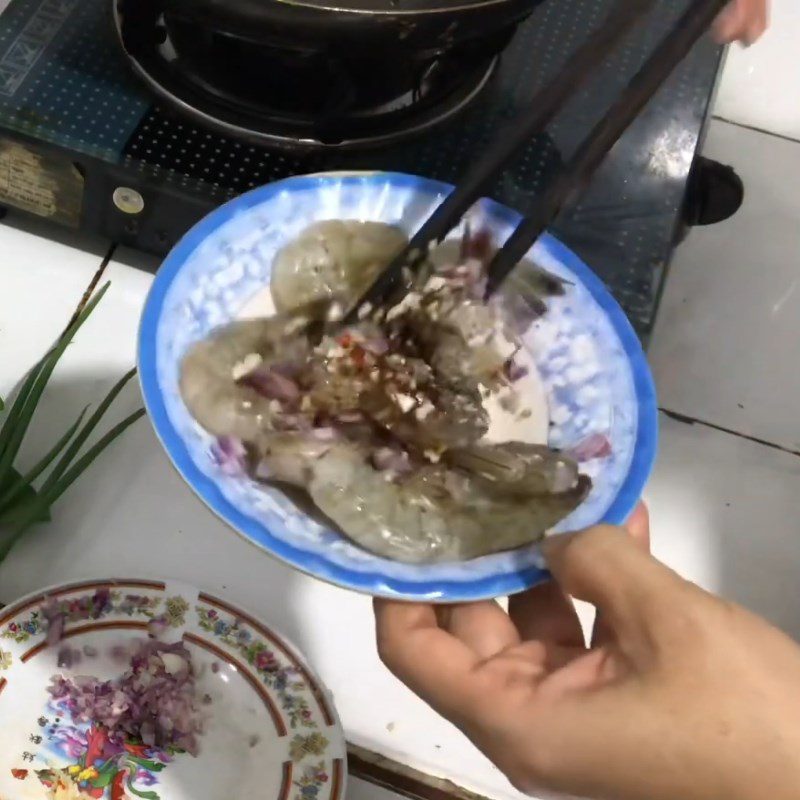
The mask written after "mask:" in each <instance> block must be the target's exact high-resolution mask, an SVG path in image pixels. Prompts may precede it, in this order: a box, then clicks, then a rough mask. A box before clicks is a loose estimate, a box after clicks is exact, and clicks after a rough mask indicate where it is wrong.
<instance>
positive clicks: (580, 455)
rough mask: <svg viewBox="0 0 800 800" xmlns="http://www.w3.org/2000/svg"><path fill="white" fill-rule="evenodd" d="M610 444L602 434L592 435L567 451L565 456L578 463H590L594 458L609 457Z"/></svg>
mask: <svg viewBox="0 0 800 800" xmlns="http://www.w3.org/2000/svg"><path fill="white" fill-rule="evenodd" d="M611 452H612V450H611V442H610V441H609V440H608V438H607V437H606V436H605V435H604V434H602V433H593V434H591V435H590V436H587V437H586V438H585V439H584V440H583V441H581V442H578V444H576V445H575V447H572V448H570V449H569V450H568V451H567V455H569V456H571V457H572V458H574V459H575V460H576V461H577V462H578V463H582V462H584V461H591V460H592V459H594V458H606V457H607V456H610V455H611Z"/></svg>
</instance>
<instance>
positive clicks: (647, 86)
mask: <svg viewBox="0 0 800 800" xmlns="http://www.w3.org/2000/svg"><path fill="white" fill-rule="evenodd" d="M726 4H727V0H693V2H692V4H691V5H690V7H689V8H688V9H687V10H686V12H685V13H684V14H683V15H682V16H681V18H680V19H679V20H678V22H677V23H676V25H675V27H674V28H673V29H672V30H671V31H670V32H669V34H668V35H667V36H666V37H664V39H662V40H661V42H660V44H659V45H658V47H657V48H656V49H655V51H654V52H653V54H652V55H651V56H650V57H649V58H648V59H647V61H646V62H645V63H644V65H643V66H642V67H641V68H640V69H639V71H638V72H637V73H636V74H635V75H634V76H633V78H632V79H631V80H630V82H629V83H628V85H627V87H626V88H625V90H624V91H623V93H622V95H620V97H619V99H618V100H617V101H616V102H615V103H614V105H613V106H612V107H611V109H610V110H609V112H608V114H607V115H606V116H605V117H604V118H603V119H602V120H601V121H600V122H598V123H597V125H595V127H594V128H593V129H592V131H591V133H590V134H589V135H588V136H587V138H586V139H585V140H584V142H583V143H582V144H581V145H580V146H579V147H578V149H577V150H576V152H575V154H574V155H573V156H572V158H571V159H570V160H569V161H568V162H567V164H566V166H565V167H564V170H563V172H562V173H561V174H560V175H559V176H558V177H557V178H556V179H555V180H554V181H553V183H551V184H550V186H549V187H548V188H547V189H546V190H545V191H544V193H543V194H542V195H541V197H540V198H539V199H538V200H537V201H536V202H535V204H534V207H533V210H532V211H531V213H530V214H529V215H528V216H527V217H526V218H525V219H523V220H522V222H521V223H520V224H519V226H518V227H517V228H516V230H515V231H514V232H513V233H512V234H511V236H510V237H509V238H508V239H507V241H506V242H505V244H504V245H503V246H502V247H501V248H500V249H499V250H498V251H497V253H496V254H495V256H494V258H493V259H492V262H491V263H490V264H489V267H488V281H487V289H486V294H487V297H488V296H489V295H490V294H491V293H492V292H494V291H495V290H496V289H497V287H498V286H499V285H500V284H501V283H502V282H503V280H504V279H505V278H506V276H507V275H508V274H509V273H510V272H511V270H513V269H514V267H515V266H516V265H517V264H518V263H519V262H520V261H521V260H522V259H523V258H524V256H525V254H526V253H527V252H528V250H530V248H531V247H532V246H533V244H534V242H535V241H536V240H537V239H538V238H539V236H540V235H541V234H542V233H543V232H544V230H545V229H546V228H547V226H548V225H550V223H551V222H552V221H553V219H555V217H556V215H557V214H558V212H559V211H560V210H561V208H562V207H563V206H564V204H565V203H566V202H567V201H569V200H570V199H572V198H573V197H574V196H575V195H576V194H578V193H579V192H580V191H581V190H583V188H584V187H585V184H586V183H587V182H588V181H589V178H590V177H591V176H592V174H593V173H594V171H595V170H596V169H597V167H598V166H599V165H600V163H601V162H602V161H603V159H604V158H605V156H606V155H607V154H608V152H609V151H610V150H611V148H612V147H613V146H614V144H616V142H617V140H618V139H619V138H620V136H622V134H623V133H624V132H625V130H626V129H627V128H628V126H629V125H630V124H631V122H633V120H634V119H635V118H636V116H637V115H638V114H639V113H640V112H641V110H642V109H643V108H644V106H645V105H646V103H647V101H648V100H649V99H650V98H651V97H652V96H653V95H654V94H655V93H656V91H657V90H658V88H659V87H660V86H661V84H662V83H663V82H664V81H665V80H666V79H667V78H668V77H669V75H670V74H671V73H672V71H673V70H674V69H675V67H676V66H677V65H678V63H679V62H680V61H681V60H682V59H683V58H684V57H685V56H686V55H687V53H688V52H689V50H691V48H692V46H693V45H694V43H695V42H696V41H697V40H698V39H699V38H700V36H702V35H703V33H704V32H705V31H706V30H708V28H709V27H710V25H711V23H712V22H713V21H714V19H715V17H716V16H717V14H719V12H720V11H721V10H722V8H723V7H724V6H725V5H726Z"/></svg>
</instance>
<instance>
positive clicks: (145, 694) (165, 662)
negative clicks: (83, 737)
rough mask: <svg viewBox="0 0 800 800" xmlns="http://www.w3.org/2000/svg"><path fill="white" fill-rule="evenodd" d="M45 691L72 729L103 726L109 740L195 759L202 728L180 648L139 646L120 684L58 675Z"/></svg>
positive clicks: (182, 647) (186, 660) (187, 662)
mask: <svg viewBox="0 0 800 800" xmlns="http://www.w3.org/2000/svg"><path fill="white" fill-rule="evenodd" d="M49 691H50V694H51V696H52V697H53V699H54V700H55V701H56V702H58V703H60V704H63V705H64V706H66V708H67V709H68V710H69V712H70V714H71V715H72V718H73V720H74V721H75V722H76V723H87V722H92V723H95V724H99V725H102V726H103V727H105V728H106V729H107V730H108V732H109V736H110V737H111V738H118V739H125V738H128V737H134V738H138V739H140V740H141V741H142V742H143V743H144V744H145V745H147V746H150V747H154V746H158V747H164V748H170V747H174V748H177V749H179V750H185V751H186V752H188V753H191V754H192V755H197V750H198V746H197V737H198V735H199V734H200V733H201V732H202V724H201V720H200V718H199V716H198V713H197V708H196V702H195V699H196V698H195V676H194V671H193V669H192V663H191V656H190V654H189V651H188V650H187V649H186V647H185V645H184V644H183V643H182V642H177V643H175V644H164V643H163V642H156V641H152V640H150V641H147V642H143V643H141V644H139V646H138V649H136V650H135V651H134V652H133V654H132V655H131V658H130V664H129V667H128V670H127V671H126V672H125V674H124V675H123V676H122V677H121V678H119V679H117V680H115V681H100V680H98V679H97V678H93V677H87V676H79V677H76V678H66V677H64V676H62V675H56V676H54V677H53V678H52V681H51V686H50V689H49Z"/></svg>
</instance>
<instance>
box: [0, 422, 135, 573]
mask: <svg viewBox="0 0 800 800" xmlns="http://www.w3.org/2000/svg"><path fill="white" fill-rule="evenodd" d="M142 416H144V409H143V408H140V409H139V410H138V411H135V412H134V413H133V414H131V415H130V416H128V417H126V418H125V419H124V420H122V422H120V423H118V424H117V425H115V426H114V427H113V428H112V429H111V430H110V431H109V432H108V433H107V434H106V435H105V436H103V437H102V438H101V439H100V440H99V441H98V442H97V443H96V444H94V445H93V446H92V447H90V448H89V450H87V451H86V453H84V454H83V455H82V456H81V457H80V458H79V459H78V460H77V461H76V462H75V464H74V465H73V466H72V467H70V469H69V470H67V472H66V473H65V474H64V475H63V476H62V477H61V479H60V480H59V481H58V482H57V483H56V484H55V485H54V486H52V487H51V488H50V489H49V491H48V492H47V493H45V492H44V491H42V490H40V491H39V492H38V494H37V497H36V499H35V500H33V501H31V502H30V503H26V504H25V506H23V507H22V508H20V509H19V511H18V512H17V509H16V508H15V509H14V510H15V512H17V516H16V517H15V520H14V524H13V525H12V526H11V529H10V530H9V532H8V534H7V535H6V536H5V537H4V539H3V541H2V542H0V561H2V560H3V559H4V558H5V557H6V556H7V555H8V553H9V551H10V550H11V548H12V547H13V546H14V545H15V544H16V542H17V541H18V540H19V539H20V537H21V536H22V535H23V534H24V533H25V532H26V531H27V530H28V529H29V528H30V527H31V526H32V525H34V524H35V523H36V522H38V521H39V520H40V518H41V517H40V515H41V514H43V513H47V512H48V510H49V508H50V506H52V505H53V503H55V502H56V500H58V498H59V497H61V495H62V494H64V492H66V491H67V489H68V488H69V487H70V486H71V485H72V484H73V483H74V482H75V481H76V480H77V479H78V478H79V477H80V475H81V473H82V472H83V471H84V470H86V468H87V467H88V466H89V465H90V464H91V463H92V461H94V460H95V459H96V458H97V456H99V455H100V453H102V452H103V450H105V449H106V447H108V446H109V445H110V444H111V443H112V442H113V441H114V440H115V439H116V438H117V437H118V436H120V435H121V434H122V433H123V431H125V429H126V428H129V427H130V426H131V425H133V423H134V422H136V421H137V420H138V419H140V418H141V417H142ZM2 522H3V519H2V516H0V523H2Z"/></svg>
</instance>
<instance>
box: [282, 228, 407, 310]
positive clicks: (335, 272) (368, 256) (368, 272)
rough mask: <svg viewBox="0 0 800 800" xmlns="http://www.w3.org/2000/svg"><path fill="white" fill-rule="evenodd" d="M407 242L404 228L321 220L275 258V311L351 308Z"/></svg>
mask: <svg viewBox="0 0 800 800" xmlns="http://www.w3.org/2000/svg"><path fill="white" fill-rule="evenodd" d="M407 243H408V239H407V237H406V235H405V234H404V233H403V232H402V231H401V230H400V229H399V228H395V227H393V226H391V225H386V224H384V223H380V222H359V221H356V220H326V221H323V222H317V223H315V224H313V225H311V226H310V227H308V228H306V229H305V230H304V231H303V232H302V233H301V234H300V236H299V237H298V238H297V239H295V240H293V241H291V242H289V244H287V245H286V246H284V247H283V248H282V249H281V250H280V251H279V252H278V254H277V255H276V256H275V260H274V262H273V265H272V279H271V288H272V297H273V300H274V302H275V308H277V309H278V311H292V310H295V309H297V308H301V307H304V306H308V305H314V304H317V303H331V302H334V301H339V302H343V303H344V304H345V305H349V304H350V303H351V302H352V301H354V300H355V299H357V298H358V297H359V296H360V295H361V294H362V293H363V292H364V291H365V290H366V289H367V287H368V286H369V285H370V283H372V281H373V280H374V279H375V278H376V277H377V276H378V273H379V272H380V271H381V270H382V269H383V268H384V267H385V266H386V265H387V264H388V263H389V262H390V261H391V260H392V258H393V257H394V256H395V255H397V253H399V252H400V251H401V250H402V249H403V247H404V246H405V245H406V244H407Z"/></svg>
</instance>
